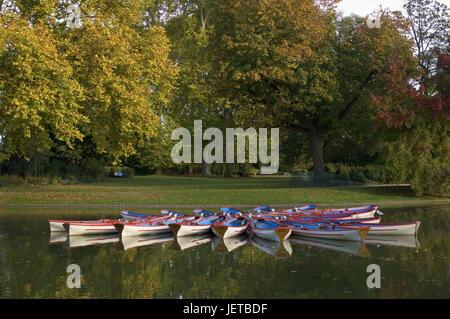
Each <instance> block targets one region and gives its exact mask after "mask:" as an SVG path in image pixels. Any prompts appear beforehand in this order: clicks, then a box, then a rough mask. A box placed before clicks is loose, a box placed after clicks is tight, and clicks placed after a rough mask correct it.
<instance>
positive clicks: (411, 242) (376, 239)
mask: <svg viewBox="0 0 450 319" xmlns="http://www.w3.org/2000/svg"><path fill="white" fill-rule="evenodd" d="M365 242H366V244H367V245H376V246H396V247H406V248H414V249H420V247H421V246H420V243H419V240H418V239H417V237H416V236H408V235H404V236H370V234H369V235H368V236H367V237H366V240H365Z"/></svg>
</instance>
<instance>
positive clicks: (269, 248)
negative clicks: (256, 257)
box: [250, 235, 292, 259]
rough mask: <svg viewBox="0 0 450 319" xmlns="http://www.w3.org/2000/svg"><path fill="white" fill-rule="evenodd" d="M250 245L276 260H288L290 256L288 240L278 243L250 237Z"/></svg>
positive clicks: (290, 249)
mask: <svg viewBox="0 0 450 319" xmlns="http://www.w3.org/2000/svg"><path fill="white" fill-rule="evenodd" d="M250 243H251V244H252V246H254V247H256V248H258V249H260V250H262V251H263V252H265V253H267V254H269V255H272V256H274V257H276V258H280V259H282V258H290V257H291V255H292V247H291V243H290V241H289V240H288V239H286V240H283V241H282V242H279V241H274V240H269V239H265V238H262V237H260V236H256V235H254V236H251V237H250Z"/></svg>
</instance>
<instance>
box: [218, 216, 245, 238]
mask: <svg viewBox="0 0 450 319" xmlns="http://www.w3.org/2000/svg"><path fill="white" fill-rule="evenodd" d="M248 224H249V223H248V219H247V218H245V217H231V218H227V219H225V220H223V221H220V222H216V223H214V225H213V227H212V231H213V233H214V234H215V235H217V236H219V237H220V238H230V237H233V236H238V235H241V234H243V233H245V232H246V231H247V228H248Z"/></svg>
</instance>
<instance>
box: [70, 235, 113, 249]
mask: <svg viewBox="0 0 450 319" xmlns="http://www.w3.org/2000/svg"><path fill="white" fill-rule="evenodd" d="M119 240H120V236H119V234H98V235H77V236H68V237H67V240H66V242H65V244H64V246H65V247H66V248H77V247H85V246H94V245H102V244H111V243H118V242H119Z"/></svg>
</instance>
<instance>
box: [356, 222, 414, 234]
mask: <svg viewBox="0 0 450 319" xmlns="http://www.w3.org/2000/svg"><path fill="white" fill-rule="evenodd" d="M364 225H367V226H370V231H369V235H371V236H413V235H416V234H417V231H418V230H419V227H420V222H419V221H416V222H412V223H398V224H364ZM351 227H352V226H349V228H351Z"/></svg>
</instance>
